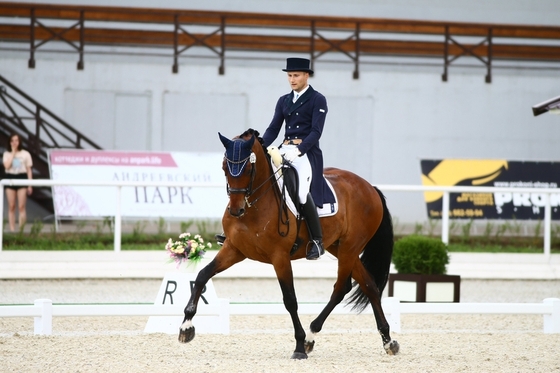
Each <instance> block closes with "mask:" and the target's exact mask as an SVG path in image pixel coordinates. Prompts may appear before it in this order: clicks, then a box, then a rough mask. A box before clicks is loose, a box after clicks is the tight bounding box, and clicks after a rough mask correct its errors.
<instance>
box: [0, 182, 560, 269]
mask: <svg viewBox="0 0 560 373" xmlns="http://www.w3.org/2000/svg"><path fill="white" fill-rule="evenodd" d="M6 185H22V186H27V185H31V186H43V187H45V186H46V187H53V186H100V187H101V186H113V187H115V190H116V196H115V206H116V212H115V231H114V250H115V251H120V250H121V235H122V225H121V222H122V215H121V191H122V188H123V187H140V186H143V187H199V188H200V187H204V188H224V184H223V183H212V184H211V183H176V182H175V183H173V182H168V183H165V182H151V183H150V182H124V181H121V182H107V181H105V182H97V181H58V180H11V179H5V180H1V181H0V193H2V194H3V193H4V186H6ZM376 187H377V188H379V189H380V190H382V191H384V192H386V191H396V192H442V193H443V205H442V210H443V211H442V218H441V221H442V224H441V239H442V241H443V242H444V243H446V244H448V243H449V194H450V193H512V192H516V193H529V194H531V193H537V194H539V195H543V196H545V198H544V201H542V202H544V206H543V207H544V224H543V225H544V248H543V254H544V256H545V257H546V258H547V259H548V258H550V243H551V225H552V212H551V198H550V197H551V195H552V194H560V188H511V187H508V188H505V187H467V186H422V185H376ZM3 204H4V200H3V198H0V211H3V210H4V206H3ZM2 235H3V232H2V230H1V229H0V250H2V238H3V237H2Z"/></svg>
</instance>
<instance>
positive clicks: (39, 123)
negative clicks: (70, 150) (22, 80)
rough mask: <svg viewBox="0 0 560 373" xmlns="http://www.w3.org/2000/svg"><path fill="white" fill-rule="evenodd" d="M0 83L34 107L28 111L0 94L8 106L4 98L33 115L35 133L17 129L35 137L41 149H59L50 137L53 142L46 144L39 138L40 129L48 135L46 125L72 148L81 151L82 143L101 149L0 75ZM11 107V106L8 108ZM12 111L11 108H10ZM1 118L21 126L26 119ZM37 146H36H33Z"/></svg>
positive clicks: (22, 105) (20, 104)
mask: <svg viewBox="0 0 560 373" xmlns="http://www.w3.org/2000/svg"><path fill="white" fill-rule="evenodd" d="M0 82H2V83H3V84H5V85H6V86H8V87H9V88H10V89H12V90H14V91H15V92H17V94H18V95H20V96H21V97H23V98H25V100H27V101H28V102H29V103H31V104H33V105H34V106H35V110H32V109H29V108H28V107H26V106H25V104H24V103H23V102H20V101H18V100H16V99H15V98H14V97H12V96H11V95H9V94H8V93H7V92H5V91H3V92H0V97H1V98H2V100H3V101H4V102H5V103H6V104H7V105H8V106H10V105H9V103H8V102H7V99H6V98H9V99H11V100H12V101H13V102H14V103H16V104H18V105H19V106H20V107H21V108H23V109H24V110H26V111H27V112H28V113H30V114H31V115H33V119H34V120H35V123H36V126H35V133H33V131H30V130H29V129H28V128H26V127H25V128H19V126H18V128H19V129H20V130H23V131H25V132H27V133H28V134H31V135H33V136H35V139H36V140H39V141H40V142H41V144H42V145H43V147H60V146H59V144H57V143H56V140H55V139H54V138H53V137H52V136H50V139H51V141H53V142H54V143H50V144H49V143H48V142H47V141H45V140H43V139H42V138H41V133H42V132H41V128H43V130H44V131H43V132H46V133H47V135H50V133H49V130H48V129H47V128H45V125H48V126H49V127H51V130H53V131H54V132H56V133H57V134H58V135H59V136H62V137H63V138H65V139H66V140H68V141H69V142H71V143H72V145H73V147H75V148H78V149H81V148H82V142H85V143H86V144H87V145H89V146H91V147H92V148H94V149H101V147H100V146H99V145H97V144H96V143H95V142H94V141H93V140H91V139H90V138H88V137H87V136H85V135H84V134H82V133H81V132H80V131H78V130H76V129H74V128H73V127H72V126H71V125H70V124H68V123H67V122H66V121H65V120H63V119H62V118H60V117H59V116H58V115H56V114H54V113H53V112H51V111H50V110H49V109H47V108H46V107H45V106H43V105H41V104H40V103H39V102H37V101H36V100H34V99H33V98H32V97H30V96H29V95H27V94H26V93H25V92H23V91H22V90H21V89H19V88H18V87H16V86H15V85H14V84H12V83H11V82H10V81H8V80H7V79H6V78H5V77H3V76H2V75H1V74H0ZM10 107H11V106H10ZM12 109H13V108H12ZM41 113H46V114H48V115H49V116H50V117H51V118H53V119H54V120H55V121H56V122H58V124H60V125H61V126H63V127H64V128H65V129H66V130H68V131H70V133H71V134H73V135H75V136H76V140H75V141H74V140H72V139H71V138H70V137H69V136H68V135H66V134H64V133H63V132H62V131H60V130H58V129H57V128H56V127H54V126H52V125H51V124H50V123H48V122H46V120H45V119H44V118H42V117H41ZM12 114H13V115H17V113H16V112H15V110H13V112H12ZM3 116H5V117H6V119H12V120H17V121H18V122H19V123H20V125H21V124H23V120H22V119H27V118H22V117H21V116H18V117H17V119H16V118H9V117H8V116H7V115H5V114H3ZM35 145H37V144H35ZM31 150H37V149H31Z"/></svg>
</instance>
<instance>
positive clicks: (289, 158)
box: [284, 148, 301, 162]
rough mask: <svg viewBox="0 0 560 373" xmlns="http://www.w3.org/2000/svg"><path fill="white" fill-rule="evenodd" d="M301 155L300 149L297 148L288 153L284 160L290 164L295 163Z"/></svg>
mask: <svg viewBox="0 0 560 373" xmlns="http://www.w3.org/2000/svg"><path fill="white" fill-rule="evenodd" d="M300 155H301V152H300V151H299V149H298V148H295V149H292V150H289V151H287V152H286V153H285V154H284V159H285V160H287V161H288V162H293V161H294V160H295V159H296V158H297V157H299V156H300Z"/></svg>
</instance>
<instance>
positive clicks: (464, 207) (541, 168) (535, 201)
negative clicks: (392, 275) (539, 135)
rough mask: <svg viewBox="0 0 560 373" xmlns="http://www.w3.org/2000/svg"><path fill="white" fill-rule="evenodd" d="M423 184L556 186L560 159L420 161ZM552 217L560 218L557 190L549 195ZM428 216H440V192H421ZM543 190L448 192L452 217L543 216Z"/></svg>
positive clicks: (559, 179)
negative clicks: (559, 160) (548, 160)
mask: <svg viewBox="0 0 560 373" xmlns="http://www.w3.org/2000/svg"><path fill="white" fill-rule="evenodd" d="M420 164H421V168H422V185H430V186H434V185H439V186H458V185H461V186H495V187H513V188H558V185H560V162H519V161H506V160H460V159H444V160H422V161H421V162H420ZM550 197H551V199H550V205H551V211H552V219H553V220H560V193H553V194H551V196H550ZM424 198H425V200H426V204H427V208H428V217H429V218H431V219H441V209H442V198H443V193H442V192H426V193H424ZM545 198H546V194H544V193H515V192H505V193H503V192H500V193H450V199H449V217H450V218H453V219H519V220H529V219H535V220H542V219H544V206H545V200H546V199H545Z"/></svg>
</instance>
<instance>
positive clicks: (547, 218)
mask: <svg viewBox="0 0 560 373" xmlns="http://www.w3.org/2000/svg"><path fill="white" fill-rule="evenodd" d="M551 196H552V194H551V193H547V194H546V205H544V232H543V235H544V237H543V239H544V256H545V257H546V259H547V260H550V231H551V228H552V227H551V225H552V212H551V207H550V200H551V198H550V197H551Z"/></svg>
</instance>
